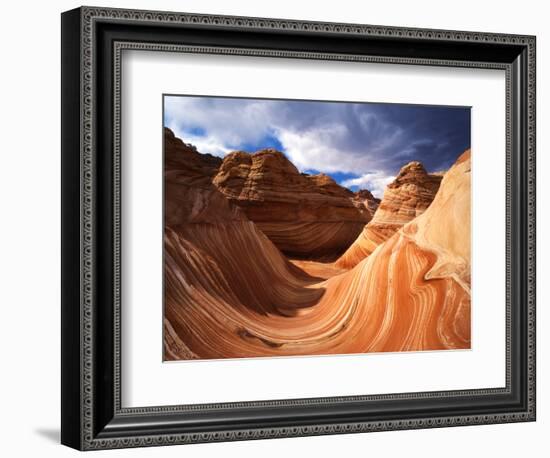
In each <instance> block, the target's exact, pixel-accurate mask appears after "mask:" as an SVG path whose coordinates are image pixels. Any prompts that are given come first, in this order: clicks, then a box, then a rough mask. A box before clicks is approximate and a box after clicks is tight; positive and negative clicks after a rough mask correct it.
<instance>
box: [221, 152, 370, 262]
mask: <svg viewBox="0 0 550 458" xmlns="http://www.w3.org/2000/svg"><path fill="white" fill-rule="evenodd" d="M213 183H214V184H215V186H216V187H217V188H218V189H219V191H220V192H222V193H223V194H224V195H225V196H226V197H227V199H229V201H230V202H231V203H233V204H234V205H236V206H238V207H239V208H241V209H242V210H243V211H244V213H245V214H246V215H247V217H248V219H249V220H251V221H254V222H255V223H256V225H257V226H258V227H259V228H260V229H261V230H262V232H264V233H265V234H266V235H267V237H268V238H269V239H270V240H271V241H272V242H273V243H274V244H275V245H276V246H277V247H278V248H279V249H280V250H281V251H282V252H283V253H284V254H285V255H287V256H289V257H296V258H301V259H304V258H305V259H316V260H319V259H325V260H327V259H332V260H333V259H335V258H336V257H337V256H338V255H339V254H341V253H343V252H344V251H345V250H346V248H347V247H349V245H350V244H351V243H352V242H353V241H354V240H355V239H356V238H357V236H358V235H359V233H360V232H361V230H362V229H363V227H364V226H365V224H366V223H367V222H368V221H370V220H371V218H372V215H373V213H374V210H375V209H376V206H377V201H376V199H375V198H374V197H372V195H371V194H370V193H368V194H366V193H363V194H361V195H356V194H354V193H353V192H351V191H350V190H348V189H346V188H344V187H342V186H340V185H338V184H337V183H336V182H335V181H334V180H333V179H332V178H331V177H329V176H327V175H324V174H319V175H308V174H303V173H300V172H299V171H298V169H296V167H295V166H294V165H293V164H292V163H291V162H290V161H289V160H288V159H287V158H286V157H285V155H284V154H283V153H281V152H279V151H276V150H274V149H265V150H261V151H258V152H256V153H254V154H248V153H244V152H239V151H237V152H233V153H231V154H229V155H227V156H226V157H225V158H224V160H223V163H222V164H221V166H220V168H219V171H218V173H217V175H216V176H215V177H214V180H213Z"/></svg>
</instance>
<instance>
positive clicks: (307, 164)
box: [276, 124, 369, 173]
mask: <svg viewBox="0 0 550 458" xmlns="http://www.w3.org/2000/svg"><path fill="white" fill-rule="evenodd" d="M276 134H277V138H278V139H279V141H280V142H281V144H282V145H283V149H284V150H285V153H286V155H287V156H288V158H289V159H290V160H291V161H292V162H293V163H294V165H296V167H298V169H299V170H301V171H304V170H311V169H313V170H318V171H320V172H324V173H333V172H353V171H356V170H358V169H359V170H361V169H364V167H365V166H366V164H367V163H368V162H369V157H368V156H367V155H365V154H362V155H357V154H355V153H354V152H353V151H350V150H347V149H344V148H342V146H340V147H338V145H344V144H345V141H344V140H345V138H346V136H348V135H349V132H348V129H347V128H346V126H344V125H342V124H332V125H329V126H324V127H323V126H321V127H320V128H315V129H309V130H306V131H303V132H296V131H293V130H288V129H285V128H278V129H277V131H276Z"/></svg>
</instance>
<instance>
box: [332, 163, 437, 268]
mask: <svg viewBox="0 0 550 458" xmlns="http://www.w3.org/2000/svg"><path fill="white" fill-rule="evenodd" d="M441 178H442V176H441V175H440V174H429V173H428V172H426V169H425V168H424V166H423V165H422V164H421V163H420V162H417V161H414V162H410V163H408V164H407V165H405V166H404V167H403V168H402V169H401V170H400V171H399V174H398V175H397V177H396V178H395V180H394V181H393V182H392V183H390V184H389V185H388V186H387V187H386V189H385V191H384V198H383V199H382V202H381V203H380V205H379V206H378V209H377V210H376V213H375V214H374V217H373V218H372V220H371V221H370V222H369V223H368V224H367V225H366V226H365V227H364V229H363V231H362V232H361V234H359V236H358V237H357V239H356V240H355V241H354V242H353V244H352V245H351V246H350V247H349V248H348V249H347V250H346V252H345V253H344V254H343V255H342V256H341V257H340V258H339V259H338V261H337V262H336V265H337V266H338V267H341V268H346V269H351V268H352V267H354V266H356V265H357V264H358V263H359V262H361V261H362V260H363V259H365V258H366V257H367V256H369V255H370V254H371V253H372V252H373V251H374V250H375V249H376V247H377V246H378V245H380V244H381V243H382V242H384V241H386V240H388V239H389V238H390V237H391V236H392V235H393V234H395V233H396V232H397V231H398V230H399V229H400V228H401V227H403V225H404V224H406V223H408V222H409V221H412V220H413V219H414V218H416V217H417V216H419V215H421V214H422V213H423V212H424V211H425V210H426V209H427V208H428V207H429V205H430V204H431V203H432V200H433V199H434V197H435V195H436V193H437V190H438V189H439V185H440V182H441Z"/></svg>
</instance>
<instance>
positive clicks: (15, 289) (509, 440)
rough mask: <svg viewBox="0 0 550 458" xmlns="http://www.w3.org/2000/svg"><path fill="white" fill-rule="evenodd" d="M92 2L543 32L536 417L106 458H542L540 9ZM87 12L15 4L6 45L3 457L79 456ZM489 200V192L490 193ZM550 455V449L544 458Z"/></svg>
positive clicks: (548, 227) (544, 200)
mask: <svg viewBox="0 0 550 458" xmlns="http://www.w3.org/2000/svg"><path fill="white" fill-rule="evenodd" d="M94 3H95V4H96V5H104V6H113V7H126V8H141V9H162V10H172V11H188V12H197V13H211V14H231V15H248V16H264V17H282V18H291V19H310V20H319V21H338V22H360V23H371V24H382V25H396V26H412V27H432V28H444V29H463V30H475V31H491V32H504V33H524V34H534V35H537V38H538V43H537V45H538V50H537V51H538V74H537V77H538V83H539V85H538V97H537V101H538V113H537V115H538V127H539V135H538V151H539V155H538V164H537V165H538V170H539V181H538V209H539V215H538V234H539V237H538V269H537V270H538V279H539V289H538V291H539V293H538V331H539V337H538V355H539V356H538V386H539V390H538V421H537V422H536V423H526V424H510V425H495V426H476V427H460V428H446V429H445V428H444V429H434V430H419V431H403V432H392V433H371V434H362V435H344V436H324V437H314V438H297V439H278V440H270V441H266V440H264V441H255V442H238V443H222V444H205V445H193V446H184V447H182V446H179V447H165V448H154V449H140V450H119V451H108V452H103V453H105V454H106V455H108V456H158V455H160V456H176V455H182V454H185V455H186V456H190V457H214V456H222V455H223V456H240V457H248V456H259V455H260V456H261V455H263V456H266V457H271V456H273V457H280V456H300V455H308V456H313V455H317V456H335V455H343V454H344V453H346V452H349V453H352V454H355V453H357V452H358V453H359V454H362V455H369V456H381V455H383V456H389V457H391V456H398V455H407V456H409V457H415V456H422V457H424V458H427V457H431V456H445V457H446V458H451V457H455V456H456V457H464V456H478V455H481V454H487V453H490V454H491V455H494V456H499V457H512V456H521V455H524V454H529V453H531V456H543V453H544V452H543V451H542V450H543V447H544V448H547V446H548V439H547V434H548V431H549V428H550V396H549V395H548V390H546V389H545V387H547V386H549V363H548V362H547V361H548V360H549V358H548V355H549V353H550V337H549V336H550V332H546V331H545V330H546V329H548V327H549V326H550V314H549V312H548V309H547V308H546V304H547V303H548V301H549V300H550V290H549V287H548V280H547V279H548V278H549V276H550V265H549V261H548V258H547V256H545V254H546V255H547V254H548V249H549V244H548V237H546V234H548V232H549V231H550V217H549V216H548V212H547V211H546V212H545V211H544V210H545V208H547V207H548V204H549V200H550V180H548V179H546V177H545V175H544V172H545V171H546V170H548V169H550V159H549V156H548V154H545V152H547V151H548V150H549V148H550V144H549V141H550V138H549V135H548V132H547V130H545V129H544V127H545V126H546V125H548V123H549V122H550V108H549V105H550V94H549V91H548V85H547V84H545V80H550V58H549V57H548V56H549V55H550V54H549V46H550V29H548V26H547V21H546V20H545V18H546V17H547V15H546V12H545V8H544V3H543V2H538V1H536V0H524V1H522V2H518V1H517V0H516V1H509V0H501V1H491V2H479V1H472V0H463V1H461V2H454V3H446V2H438V1H425V0H416V1H406V0H402V1H394V2H370V3H367V2H357V1H353V0H339V1H338V2H326V1H325V2H320V1H317V2H313V1H310V2H302V3H299V2H297V1H296V0H277V1H270V2H259V1H246V0H231V1H230V2H228V1H223V0H180V1H176V0H158V1H152V0H116V1H99V0H98V1H97V2H94ZM77 6H79V3H78V2H75V1H69V0H63V1H57V2H55V3H53V2H38V1H26V2H18V3H16V2H10V3H8V4H4V5H3V7H2V19H3V20H2V26H1V27H0V34H1V40H0V46H1V57H2V68H1V71H0V114H1V117H0V126H2V129H1V131H0V217H1V219H0V352H1V353H0V355H1V359H0V361H1V366H0V373H1V374H2V376H1V378H0V431H1V437H2V439H1V441H0V453H1V454H2V455H3V456H9V457H16V456H33V455H38V454H40V456H48V457H49V456H56V457H64V456H71V455H73V456H74V455H76V452H74V451H72V450H70V449H68V448H65V447H62V446H60V445H58V442H59V421H60V414H59V410H60V409H59V383H60V381H59V372H60V360H59V348H60V343H59V340H60V338H59V335H60V326H59V323H60V307H59V303H60V280H59V278H60V275H59V271H60V223H59V221H60V204H59V202H60V153H59V151H60V122H59V121H60V69H59V68H60V13H61V11H64V10H67V9H71V8H74V7H77ZM487 192H490V189H488V190H487ZM546 453H547V452H546Z"/></svg>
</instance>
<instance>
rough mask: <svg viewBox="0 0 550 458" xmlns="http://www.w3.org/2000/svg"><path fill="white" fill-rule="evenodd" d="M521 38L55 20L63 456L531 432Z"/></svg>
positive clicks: (116, 17)
mask: <svg viewBox="0 0 550 458" xmlns="http://www.w3.org/2000/svg"><path fill="white" fill-rule="evenodd" d="M535 112H536V110H535V37H532V36H520V35H504V34H493V33H479V32H461V31H444V30H425V29H411V28H400V27H384V26H373V25H358V24H337V23H317V22H305V21H296V20H282V19H264V18H248V17H228V16H210V15H197V14H185V13H167V12H151V11H134V10H122V9H107V8H95V7H82V8H78V9H75V10H71V11H68V12H65V13H63V15H62V434H61V440H62V443H63V444H65V445H67V446H70V447H73V448H76V449H80V450H92V449H106V448H121V447H139V446H152V445H169V444H185V443H196V442H213V441H231V440H247V439H260V438H276V437H289V436H308V435H319V434H340V433H352V432H370V431H387V430H400V429H414V428H430V427H444V426H459V425H476V424H489V423H505V422H518V421H534V420H535V410H536V409H535Z"/></svg>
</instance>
